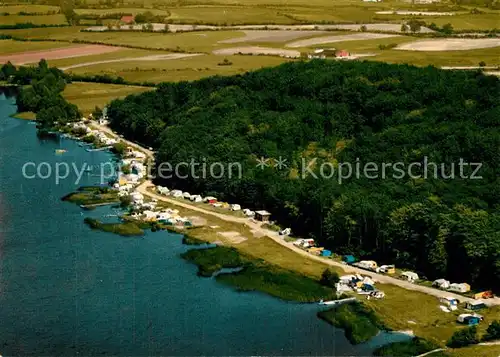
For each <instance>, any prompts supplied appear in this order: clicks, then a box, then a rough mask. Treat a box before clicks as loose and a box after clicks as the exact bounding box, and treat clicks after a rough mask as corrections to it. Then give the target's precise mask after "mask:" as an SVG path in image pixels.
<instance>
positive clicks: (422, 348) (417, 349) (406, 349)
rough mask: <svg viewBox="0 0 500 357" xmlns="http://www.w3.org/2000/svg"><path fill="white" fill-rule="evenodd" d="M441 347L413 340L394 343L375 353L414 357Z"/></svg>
mask: <svg viewBox="0 0 500 357" xmlns="http://www.w3.org/2000/svg"><path fill="white" fill-rule="evenodd" d="M438 348H439V346H438V345H436V344H434V343H432V342H429V341H427V340H424V339H422V338H418V337H415V338H412V339H411V340H410V341H403V342H394V343H390V344H388V345H385V346H381V347H379V348H377V349H376V350H375V351H373V354H374V355H375V356H391V357H392V356H394V357H412V356H418V355H421V354H424V353H426V352H429V351H432V350H435V349H438ZM432 356H433V357H440V356H441V357H442V356H445V354H444V353H441V354H439V352H436V354H433V355H432Z"/></svg>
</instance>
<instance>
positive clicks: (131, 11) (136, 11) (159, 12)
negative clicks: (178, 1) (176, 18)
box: [75, 7, 169, 16]
mask: <svg viewBox="0 0 500 357" xmlns="http://www.w3.org/2000/svg"><path fill="white" fill-rule="evenodd" d="M146 11H148V12H151V13H152V14H153V15H165V16H168V15H169V11H167V10H161V9H145V8H134V7H117V8H109V9H75V12H76V13H77V14H78V15H99V16H103V15H108V14H121V13H124V14H132V15H137V14H140V13H144V12H146Z"/></svg>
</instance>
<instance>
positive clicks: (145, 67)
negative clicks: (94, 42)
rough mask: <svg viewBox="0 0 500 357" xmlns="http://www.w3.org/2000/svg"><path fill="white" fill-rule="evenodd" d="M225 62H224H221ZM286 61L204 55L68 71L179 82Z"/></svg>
mask: <svg viewBox="0 0 500 357" xmlns="http://www.w3.org/2000/svg"><path fill="white" fill-rule="evenodd" d="M224 59H227V62H224ZM285 61H287V60H286V59H284V58H280V57H271V56H217V55H203V56H195V57H188V58H181V59H173V60H162V61H132V62H131V61H125V62H116V63H106V64H100V65H93V66H87V67H79V68H73V69H69V70H68V72H70V73H75V74H89V75H90V74H108V75H114V76H120V77H123V78H125V79H126V80H128V81H133V82H144V81H148V82H164V81H169V82H178V81H184V80H195V79H200V78H203V77H208V76H213V75H233V74H238V73H244V72H247V71H250V70H255V69H258V68H262V67H270V66H277V65H279V64H281V63H284V62H285Z"/></svg>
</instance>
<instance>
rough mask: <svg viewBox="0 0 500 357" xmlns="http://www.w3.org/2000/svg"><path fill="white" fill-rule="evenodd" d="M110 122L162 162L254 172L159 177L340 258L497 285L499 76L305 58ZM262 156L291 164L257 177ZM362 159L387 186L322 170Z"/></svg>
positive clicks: (133, 102) (162, 93)
mask: <svg viewBox="0 0 500 357" xmlns="http://www.w3.org/2000/svg"><path fill="white" fill-rule="evenodd" d="M108 116H109V118H110V120H111V126H112V128H113V129H115V130H116V131H118V132H119V133H121V134H123V135H125V136H126V137H128V138H129V139H132V140H136V141H138V142H141V143H144V144H146V145H147V146H152V147H154V148H155V149H157V150H158V151H157V158H156V162H157V165H159V164H161V163H163V162H168V163H170V164H171V165H176V164H177V163H181V162H186V163H189V162H196V163H202V162H206V163H207V165H210V164H211V163H215V162H221V163H234V162H239V163H241V165H242V167H243V170H242V172H243V175H242V177H234V176H233V177H231V178H229V177H228V175H225V176H224V177H222V178H214V177H208V176H209V175H208V176H207V177H206V178H205V179H200V178H196V177H197V176H201V175H202V174H201V171H200V170H201V168H200V166H199V165H198V166H196V167H195V166H192V167H185V166H183V170H184V171H182V170H180V171H181V172H182V173H185V174H188V175H187V176H188V177H187V178H180V177H173V178H171V179H167V180H161V179H157V181H158V183H160V182H161V183H162V184H164V185H166V186H168V187H169V188H170V187H172V188H181V189H185V190H189V191H190V192H196V193H200V194H207V195H215V196H217V197H219V198H220V199H223V200H227V201H229V202H234V203H239V204H241V205H242V206H243V207H249V208H252V209H267V210H269V211H270V212H272V214H273V216H272V217H273V219H275V220H277V221H278V222H279V223H280V224H281V225H282V226H289V227H291V228H292V230H293V232H295V234H297V235H301V236H312V237H314V238H316V239H317V240H318V241H319V242H320V243H321V244H324V245H325V247H328V248H330V249H332V250H333V251H335V252H336V253H339V254H344V253H352V254H355V255H356V256H358V257H366V258H374V259H376V260H378V261H379V262H380V263H394V264H397V265H398V266H400V267H407V268H412V269H415V270H416V271H417V272H419V273H420V274H421V275H422V276H425V277H427V278H428V279H434V278H442V277H446V278H448V279H451V280H452V281H456V282H469V283H472V284H474V286H475V287H477V288H493V289H494V288H495V287H497V288H498V286H500V214H499V213H498V210H499V208H500V185H499V183H500V180H499V177H500V175H499V173H500V169H499V165H498V163H499V162H500V126H499V118H500V80H499V79H498V78H496V77H493V76H486V75H484V74H483V73H482V72H480V71H445V70H440V69H437V68H434V67H426V68H418V67H413V66H409V65H390V64H384V63H377V62H333V61H324V60H314V61H308V62H306V61H303V62H295V63H287V64H283V65H281V66H278V67H274V68H266V69H262V70H259V71H255V72H250V73H246V74H243V75H237V76H232V77H211V78H207V79H203V80H199V81H195V82H181V83H163V84H161V85H159V86H158V88H157V90H155V91H151V92H146V93H143V94H140V95H134V96H129V97H127V98H125V99H123V100H115V101H113V102H112V103H111V104H110V105H109V107H108ZM261 157H263V158H273V159H275V160H278V159H279V158H281V160H285V159H286V164H287V168H286V169H277V168H274V167H272V165H269V166H270V167H265V168H262V167H258V166H257V165H256V164H257V163H258V159H259V158H261ZM313 159H314V160H316V161H314V162H313V163H312V164H310V163H311V161H312V160H313ZM192 160H193V161H192ZM270 162H273V161H272V160H271V161H270ZM304 162H306V163H308V164H307V170H304ZM357 162H359V163H361V164H362V165H366V163H374V164H375V165H378V166H379V169H378V170H379V171H377V174H376V175H375V176H376V177H374V174H373V171H370V172H369V173H366V174H365V173H364V172H363V170H365V169H366V166H364V169H361V171H362V172H361V175H358V176H356V177H354V176H353V177H350V178H345V179H343V180H339V179H338V175H333V176H331V175H330V174H329V173H328V175H327V177H324V176H325V171H328V170H324V168H325V167H327V168H328V167H329V168H333V169H334V170H335V169H336V170H337V171H339V170H340V169H341V167H342V168H345V163H351V164H352V165H353V167H354V165H355V163H357ZM383 163H392V164H394V163H399V164H400V165H402V166H404V167H405V168H406V167H410V164H412V163H413V164H415V165H413V167H412V171H411V172H412V176H410V175H409V174H408V173H406V174H405V172H403V171H402V170H401V171H400V172H398V171H397V170H396V165H394V166H393V169H392V170H391V169H388V170H387V173H386V174H385V177H383V174H381V172H380V166H381V165H382V164H383ZM441 163H443V164H444V165H445V167H444V169H443V168H441V167H440V165H441ZM462 163H470V164H468V165H463V166H462ZM473 163H474V164H473ZM478 163H480V164H481V167H479V165H478ZM374 164H372V165H374ZM434 164H436V165H434ZM426 165H427V169H425V166H426ZM433 165H434V166H433ZM453 165H454V167H453ZM436 166H437V167H436ZM362 167H363V166H362ZM372 169H373V167H372ZM453 171H454V172H453ZM321 172H323V176H321V175H320V173H321ZM193 173H196V174H195V175H193ZM418 174H420V176H421V177H418V176H419V175H418ZM473 174H474V175H473ZM162 181H163V182H162Z"/></svg>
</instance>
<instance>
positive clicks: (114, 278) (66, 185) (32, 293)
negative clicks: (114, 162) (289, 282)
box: [0, 95, 405, 356]
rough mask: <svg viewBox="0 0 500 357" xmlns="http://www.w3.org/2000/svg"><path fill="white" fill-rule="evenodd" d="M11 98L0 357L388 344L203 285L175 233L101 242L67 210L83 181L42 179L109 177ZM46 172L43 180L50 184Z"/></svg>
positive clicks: (354, 351) (2, 120)
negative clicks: (64, 171) (68, 169)
mask: <svg viewBox="0 0 500 357" xmlns="http://www.w3.org/2000/svg"><path fill="white" fill-rule="evenodd" d="M15 111H16V107H15V105H14V99H13V98H7V97H5V96H4V95H0V354H3V355H14V354H19V355H26V356H28V355H30V356H35V355H37V356H41V355H45V356H56V355H57V356H67V355H77V354H78V355H83V356H95V355H120V356H122V355H123V356H125V355H127V356H143V355H144V356H146V355H155V356H156V355H163V356H166V355H168V356H181V355H182V356H184V355H213V356H220V355H242V356H243V355H328V356H333V355H335V356H344V355H345V356H347V355H350V356H369V355H371V350H372V349H373V348H374V347H375V346H376V345H379V344H381V343H382V342H384V341H385V342H386V341H387V340H388V339H390V340H391V341H394V340H400V339H404V338H405V337H403V336H395V335H391V336H390V337H389V336H388V335H387V334H381V335H380V336H378V337H377V338H376V339H374V341H371V342H370V343H368V344H364V345H361V346H352V345H350V344H349V342H348V341H347V340H346V339H345V337H344V334H343V331H342V330H338V329H335V328H333V327H332V326H330V325H328V324H327V323H325V322H323V321H321V320H319V319H318V318H317V317H316V312H317V311H318V309H319V306H318V305H316V304H292V303H286V302H283V301H281V300H278V299H275V298H273V297H270V296H267V295H264V294H260V293H239V292H236V291H235V290H233V289H232V288H229V287H226V286H223V285H221V284H219V283H217V282H216V281H215V280H214V279H205V278H199V277H197V275H196V271H197V268H196V267H195V266H193V265H191V264H189V263H187V262H185V261H184V260H182V259H181V258H180V257H179V255H180V254H181V253H182V252H184V251H186V250H187V249H189V248H188V247H186V246H184V245H182V243H181V240H182V237H181V236H180V235H176V234H170V233H167V232H164V231H162V232H156V233H151V232H149V233H147V234H146V235H145V236H144V238H123V237H120V236H116V235H113V234H109V233H104V232H97V231H91V230H90V229H89V228H88V227H87V226H86V225H84V224H83V219H84V218H85V217H86V216H92V217H99V218H100V217H103V216H105V215H108V214H113V213H114V212H113V211H112V209H111V208H109V207H103V208H99V209H97V210H95V211H82V210H81V209H80V208H79V207H78V206H77V205H73V204H70V203H66V202H62V201H61V200H60V198H61V197H62V196H64V195H65V194H67V193H69V192H71V191H73V190H74V189H76V188H77V187H78V186H80V185H87V184H95V183H96V177H93V176H89V175H85V176H84V177H83V179H82V181H81V182H79V183H78V184H77V183H76V182H75V181H76V178H77V176H76V174H74V173H73V174H71V175H69V177H68V178H66V179H64V180H62V181H61V182H59V184H56V182H55V178H54V177H53V176H51V177H49V178H47V179H40V178H38V179H30V178H27V177H25V175H23V166H24V165H25V164H26V163H29V162H32V163H34V165H32V166H27V167H29V169H28V170H27V172H28V174H29V175H33V174H34V173H35V169H34V167H36V166H38V165H40V164H41V163H42V162H45V163H47V164H44V165H45V169H46V168H47V167H51V168H54V167H55V166H56V164H57V163H61V162H67V163H75V165H76V167H82V165H83V164H85V163H86V164H88V165H99V164H100V163H101V162H105V161H109V160H111V156H110V155H109V154H108V153H106V152H87V151H85V149H83V148H82V147H80V146H78V144H77V143H76V142H74V141H72V140H69V139H56V140H41V139H39V138H38V137H37V136H36V128H35V125H33V123H30V122H28V121H23V120H18V119H13V118H10V117H9V115H10V114H12V113H14V112H15ZM56 149H65V150H67V152H66V153H64V154H62V155H56V154H55V150H56ZM45 173H46V171H43V172H42V174H45Z"/></svg>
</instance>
